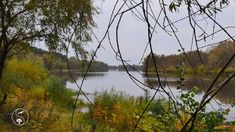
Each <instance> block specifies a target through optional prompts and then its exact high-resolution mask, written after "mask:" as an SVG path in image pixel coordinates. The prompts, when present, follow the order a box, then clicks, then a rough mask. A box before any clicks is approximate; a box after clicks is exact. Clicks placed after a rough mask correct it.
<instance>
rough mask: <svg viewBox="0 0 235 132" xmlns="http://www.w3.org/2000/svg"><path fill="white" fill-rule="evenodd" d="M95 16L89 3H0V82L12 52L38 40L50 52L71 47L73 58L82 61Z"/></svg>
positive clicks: (39, 0)
mask: <svg viewBox="0 0 235 132" xmlns="http://www.w3.org/2000/svg"><path fill="white" fill-rule="evenodd" d="M95 13H97V11H96V9H95V8H94V7H93V3H92V1H91V0H53V1H52V0H21V1H17V0H1V1H0V18H1V20H0V80H1V78H2V72H3V69H4V64H5V62H6V59H7V57H8V56H9V55H10V54H11V53H12V51H13V50H23V49H25V48H27V47H28V46H29V45H32V44H34V43H36V42H39V41H41V42H45V43H46V45H47V46H48V48H49V50H50V51H67V50H68V48H69V47H70V46H71V47H72V48H73V49H74V51H75V52H76V55H77V57H81V58H85V57H86V55H87V52H86V51H85V50H84V45H85V44H86V42H87V41H90V40H91V38H90V35H89V30H90V28H91V27H94V26H95V24H94V21H93V15H94V14H95Z"/></svg>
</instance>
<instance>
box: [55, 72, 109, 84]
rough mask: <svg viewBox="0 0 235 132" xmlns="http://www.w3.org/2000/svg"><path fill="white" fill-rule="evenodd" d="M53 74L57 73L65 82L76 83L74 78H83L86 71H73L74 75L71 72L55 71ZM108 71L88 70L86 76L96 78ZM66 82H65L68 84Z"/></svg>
mask: <svg viewBox="0 0 235 132" xmlns="http://www.w3.org/2000/svg"><path fill="white" fill-rule="evenodd" d="M52 74H53V75H56V76H57V77H59V78H60V79H61V80H63V81H64V82H66V83H67V82H69V83H74V80H73V78H74V79H75V80H80V79H82V78H83V76H84V73H83V72H72V76H73V78H72V77H71V75H70V74H69V72H53V73H52ZM105 74H106V73H105V72H88V73H87V75H86V76H87V77H86V78H95V77H102V76H104V75H105ZM66 83H65V84H66Z"/></svg>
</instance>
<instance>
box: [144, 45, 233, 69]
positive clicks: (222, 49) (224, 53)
mask: <svg viewBox="0 0 235 132" xmlns="http://www.w3.org/2000/svg"><path fill="white" fill-rule="evenodd" d="M234 51H235V43H234V42H232V41H223V42H221V43H218V44H216V45H214V46H212V47H211V48H210V49H208V50H207V51H196V50H195V51H190V52H187V53H186V55H187V57H188V58H187V57H186V56H185V55H184V54H183V53H182V52H181V51H180V50H179V52H180V53H179V54H177V55H176V54H174V55H167V56H165V55H156V54H154V55H152V54H149V55H148V56H146V57H145V59H144V61H143V71H147V72H153V71H155V67H154V64H156V65H157V66H158V70H160V71H161V70H165V71H168V72H173V71H174V69H175V67H176V66H177V65H182V66H183V67H185V68H186V69H187V70H188V72H192V69H190V68H191V66H193V67H194V68H196V70H201V71H200V72H205V68H204V66H203V64H204V65H205V66H206V67H207V68H209V69H214V70H216V69H219V68H222V67H223V66H224V65H225V64H226V62H227V61H228V60H229V58H230V57H231V56H232V54H233V53H234ZM153 56H154V57H153ZM153 58H154V59H153ZM233 68H235V60H233V61H232V63H231V64H230V70H231V69H232V70H233Z"/></svg>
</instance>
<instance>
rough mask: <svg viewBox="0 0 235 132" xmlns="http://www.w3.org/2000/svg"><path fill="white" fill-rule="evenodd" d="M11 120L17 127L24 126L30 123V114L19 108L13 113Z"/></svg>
mask: <svg viewBox="0 0 235 132" xmlns="http://www.w3.org/2000/svg"><path fill="white" fill-rule="evenodd" d="M11 120H12V122H13V123H14V124H15V125H17V126H23V125H25V124H26V123H27V122H28V120H29V114H28V112H27V111H26V110H25V109H23V108H17V109H15V110H14V111H13V112H12V114H11Z"/></svg>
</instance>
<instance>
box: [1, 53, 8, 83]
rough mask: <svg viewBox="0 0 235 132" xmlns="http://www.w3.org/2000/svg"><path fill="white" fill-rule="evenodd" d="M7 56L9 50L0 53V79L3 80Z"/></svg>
mask: <svg viewBox="0 0 235 132" xmlns="http://www.w3.org/2000/svg"><path fill="white" fill-rule="evenodd" d="M6 58H7V51H6V50H3V51H2V53H0V80H2V74H3V69H4V65H5V62H6Z"/></svg>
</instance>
